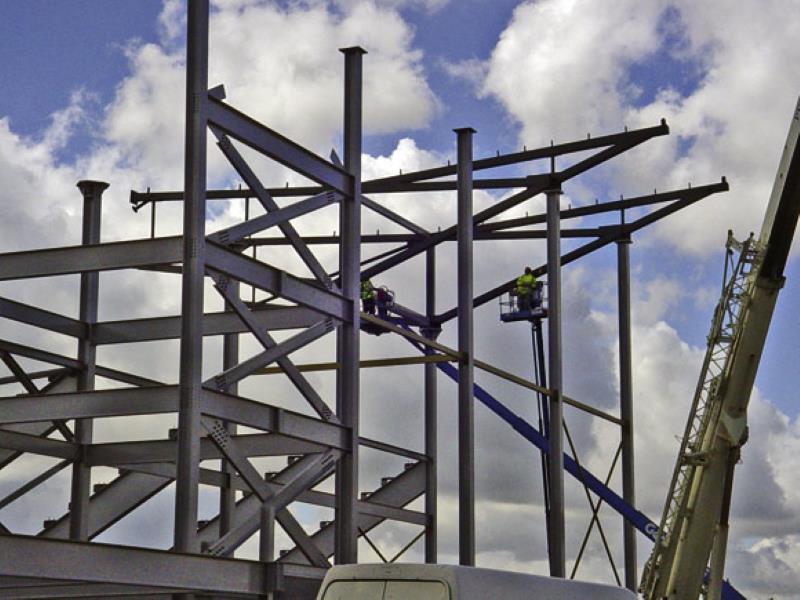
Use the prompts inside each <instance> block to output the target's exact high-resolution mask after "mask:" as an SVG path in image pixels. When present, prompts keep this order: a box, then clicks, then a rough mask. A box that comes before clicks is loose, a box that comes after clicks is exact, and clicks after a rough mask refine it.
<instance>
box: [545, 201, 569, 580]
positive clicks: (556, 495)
mask: <svg viewBox="0 0 800 600" xmlns="http://www.w3.org/2000/svg"><path fill="white" fill-rule="evenodd" d="M546 193H547V284H548V305H547V310H548V314H547V316H548V351H549V352H548V371H549V383H550V390H551V393H550V403H549V404H550V407H549V416H550V423H549V425H550V427H549V429H548V431H547V437H548V443H549V450H550V451H549V453H548V455H547V478H548V482H549V485H550V527H549V530H550V546H549V548H548V551H549V558H550V575H551V576H553V577H565V576H566V565H565V562H566V554H565V550H564V538H565V531H564V454H563V453H564V442H563V439H562V428H563V421H564V417H563V412H562V410H563V403H562V399H563V398H562V397H563V381H562V355H561V219H560V214H559V202H560V199H561V189H560V188H555V189H550V190H548V191H547V192H546Z"/></svg>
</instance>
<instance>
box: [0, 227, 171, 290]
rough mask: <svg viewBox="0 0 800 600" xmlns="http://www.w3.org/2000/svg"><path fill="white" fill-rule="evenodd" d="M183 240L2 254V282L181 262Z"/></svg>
mask: <svg viewBox="0 0 800 600" xmlns="http://www.w3.org/2000/svg"><path fill="white" fill-rule="evenodd" d="M181 260H183V252H182V249H181V238H180V237H165V238H155V239H147V240H133V241H129V242H107V243H105V244H96V245H93V246H65V247H63V248H48V249H45V250H27V251H25V252H9V253H6V254H0V281H8V280H11V279H30V278H33V277H50V276H53V275H71V274H73V273H86V272H89V271H112V270H115V269H126V268H130V267H146V266H155V265H162V264H170V263H176V262H181Z"/></svg>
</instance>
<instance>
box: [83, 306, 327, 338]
mask: <svg viewBox="0 0 800 600" xmlns="http://www.w3.org/2000/svg"><path fill="white" fill-rule="evenodd" d="M250 314H251V319H252V322H253V323H255V324H256V326H257V328H258V329H259V330H261V331H265V330H271V331H280V330H284V329H302V328H304V327H311V326H312V325H313V324H314V323H317V322H318V321H319V319H320V314H319V313H318V312H317V311H315V310H312V309H310V308H306V307H303V306H265V307H258V308H256V307H254V308H252V309H251V310H250ZM201 328H202V333H203V335H204V336H209V335H225V334H232V333H247V332H248V331H250V329H249V328H248V326H247V325H245V324H244V323H242V321H241V319H240V318H239V317H238V316H237V315H236V314H235V313H233V312H216V313H206V314H204V315H203V321H202V324H201ZM180 335H181V317H180V316H175V317H155V318H146V319H129V320H124V321H100V322H99V323H97V324H96V325H95V327H94V332H93V336H94V341H95V343H96V344H97V345H103V344H127V343H131V342H147V341H152V340H169V339H177V338H179V337H180Z"/></svg>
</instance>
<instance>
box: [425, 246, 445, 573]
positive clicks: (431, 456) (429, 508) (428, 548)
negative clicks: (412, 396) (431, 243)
mask: <svg viewBox="0 0 800 600" xmlns="http://www.w3.org/2000/svg"><path fill="white" fill-rule="evenodd" d="M425 261H426V262H425V315H426V316H427V317H428V319H431V318H432V317H433V316H434V315H435V314H436V248H429V249H428V250H427V251H426V253H425ZM439 331H441V330H440V329H438V328H436V329H434V328H431V329H427V330H424V331H423V334H425V335H426V337H429V338H430V339H432V340H435V339H436V338H437V337H438V335H439ZM437 371H438V369H437V367H436V364H435V363H427V364H426V365H425V409H424V410H425V456H427V457H428V461H427V463H426V472H425V515H426V518H427V524H426V526H425V562H426V563H435V562H437V546H438V540H437V538H438V533H437V529H438V518H437V513H438V511H437V498H438V482H437V476H436V472H437V469H436V467H437V464H436V463H437V454H438V452H437V439H436V438H437V436H436V433H437V427H438V416H437V404H438V402H437V401H438V398H437V389H436V372H437Z"/></svg>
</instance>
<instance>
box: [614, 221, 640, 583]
mask: <svg viewBox="0 0 800 600" xmlns="http://www.w3.org/2000/svg"><path fill="white" fill-rule="evenodd" d="M623 215H624V213H623ZM630 247H631V238H630V236H628V237H624V238H622V239H620V240H619V241H617V291H618V306H617V311H618V313H619V406H620V418H621V419H622V426H621V427H620V433H621V436H622V497H623V499H624V500H625V501H626V502H627V503H628V504H630V505H631V506H636V480H635V475H634V474H635V470H634V444H633V368H632V366H631V260H630ZM622 527H623V547H624V556H625V587H626V588H628V589H629V590H632V591H634V592H635V591H636V589H637V588H638V586H639V575H638V569H637V557H636V529H635V528H634V527H633V526H632V525H631V524H630V523H629V522H628V521H624V522H623V525H622Z"/></svg>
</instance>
